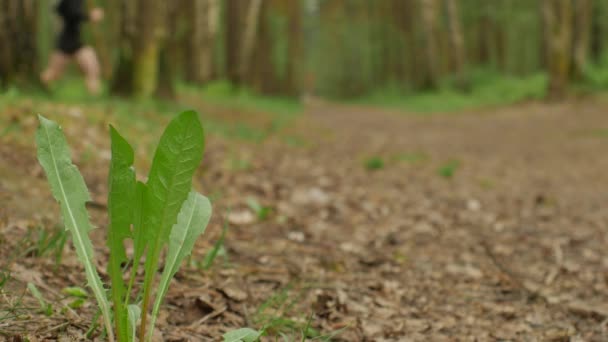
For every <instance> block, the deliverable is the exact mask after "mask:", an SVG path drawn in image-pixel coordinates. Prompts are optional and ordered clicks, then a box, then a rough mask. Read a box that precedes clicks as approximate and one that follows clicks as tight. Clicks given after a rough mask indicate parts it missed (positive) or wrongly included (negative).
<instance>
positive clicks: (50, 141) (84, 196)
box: [36, 115, 114, 341]
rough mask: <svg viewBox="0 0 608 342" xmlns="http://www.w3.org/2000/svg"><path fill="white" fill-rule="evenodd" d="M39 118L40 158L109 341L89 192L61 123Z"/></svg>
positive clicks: (110, 325)
mask: <svg viewBox="0 0 608 342" xmlns="http://www.w3.org/2000/svg"><path fill="white" fill-rule="evenodd" d="M38 118H39V120H40V127H39V128H38V131H37V132H36V143H37V145H38V160H39V162H40V164H41V165H42V168H43V169H44V171H45V173H46V175H47V178H48V181H49V184H50V186H51V192H52V194H53V196H54V197H55V199H56V200H57V201H58V202H59V204H60V205H61V213H62V216H63V221H64V224H65V226H66V229H67V230H69V231H70V233H71V234H72V241H73V244H74V247H75V249H76V254H77V255H78V259H79V260H80V262H81V263H82V264H83V265H84V269H85V274H86V278H87V281H88V285H89V286H90V287H91V289H92V290H93V294H94V295H95V298H96V299H97V304H98V305H99V308H100V310H101V312H102V315H103V318H104V325H105V328H106V329H107V330H108V340H110V341H113V340H114V334H113V332H112V324H111V316H110V304H109V303H108V300H107V298H106V295H105V290H104V287H103V283H102V282H101V279H100V278H99V274H98V273H97V270H96V269H95V264H94V263H93V246H92V244H91V240H90V238H89V235H88V233H89V231H91V229H92V226H91V223H90V222H89V215H88V213H87V210H86V207H85V203H86V202H87V201H89V200H90V197H89V192H88V190H87V187H86V185H85V183H84V180H83V178H82V175H81V174H80V172H79V171H78V168H76V166H75V165H74V164H72V160H71V158H70V151H69V148H68V144H67V141H66V139H65V136H64V135H63V132H62V130H61V128H60V127H59V125H57V124H56V123H55V122H53V121H50V120H48V119H46V118H44V117H43V116H41V115H39V116H38Z"/></svg>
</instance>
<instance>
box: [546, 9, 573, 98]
mask: <svg viewBox="0 0 608 342" xmlns="http://www.w3.org/2000/svg"><path fill="white" fill-rule="evenodd" d="M542 13H543V19H544V24H545V25H546V27H545V30H544V32H545V34H546V36H545V38H544V40H545V44H546V49H547V60H546V62H547V69H548V73H549V92H548V96H549V98H550V99H559V98H562V97H563V96H564V95H565V93H566V88H567V87H568V83H569V81H570V70H571V65H572V26H573V15H572V14H573V13H572V2H571V0H543V2H542Z"/></svg>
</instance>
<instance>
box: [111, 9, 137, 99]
mask: <svg viewBox="0 0 608 342" xmlns="http://www.w3.org/2000/svg"><path fill="white" fill-rule="evenodd" d="M108 10H109V11H108V17H109V18H108V20H109V21H111V22H114V23H116V24H117V27H118V34H117V38H116V42H117V44H116V45H117V46H116V47H117V54H116V55H117V56H116V59H117V60H116V62H115V63H114V68H113V69H114V70H113V73H112V80H111V83H110V92H111V93H113V94H116V95H121V96H128V95H131V94H133V91H134V86H133V77H134V74H133V69H134V66H133V63H134V62H133V58H134V52H133V51H134V46H135V44H134V41H135V36H136V32H137V29H136V27H137V26H136V23H135V20H136V18H137V14H136V13H137V2H136V1H126V0H111V1H110V3H109V4H108Z"/></svg>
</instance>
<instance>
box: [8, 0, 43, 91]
mask: <svg viewBox="0 0 608 342" xmlns="http://www.w3.org/2000/svg"><path fill="white" fill-rule="evenodd" d="M39 5H40V3H39V2H38V1H36V0H1V1H0V86H2V87H4V86H7V85H9V84H14V83H17V84H25V83H27V82H31V81H34V82H36V83H37V82H38V71H39V68H38V41H37V32H38V6H39Z"/></svg>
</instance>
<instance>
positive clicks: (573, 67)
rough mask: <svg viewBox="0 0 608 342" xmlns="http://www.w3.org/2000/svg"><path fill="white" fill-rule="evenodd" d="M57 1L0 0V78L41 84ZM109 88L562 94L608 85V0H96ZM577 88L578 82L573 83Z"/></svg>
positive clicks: (90, 33)
mask: <svg viewBox="0 0 608 342" xmlns="http://www.w3.org/2000/svg"><path fill="white" fill-rule="evenodd" d="M55 3H56V2H55V1H46V0H0V6H1V8H0V87H4V88H7V87H13V86H16V87H23V86H27V85H32V84H35V83H36V80H37V77H38V75H39V73H40V70H41V69H42V68H43V67H44V65H45V63H46V60H47V58H48V56H49V53H50V52H51V51H52V48H53V46H54V41H55V36H56V33H57V32H58V30H59V29H60V27H59V25H60V22H59V20H58V18H57V17H56V15H55V13H54V10H53V6H54V4H55ZM87 5H88V6H89V7H92V6H100V7H102V8H103V9H105V12H106V17H105V19H104V21H103V22H102V23H100V24H98V25H86V37H87V39H86V41H87V42H88V43H89V44H92V45H93V46H94V47H95V48H96V50H97V52H98V55H99V58H100V61H101V63H102V68H103V77H104V79H105V81H106V85H107V86H106V88H107V92H108V93H112V94H120V95H125V96H136V97H140V98H146V97H151V96H156V95H161V96H163V97H168V98H171V97H174V96H175V93H176V87H177V86H179V85H182V84H183V85H186V84H189V85H194V86H208V87H216V88H221V89H228V90H230V91H232V90H234V89H246V90H247V91H251V92H253V93H257V94H262V95H270V96H281V97H300V96H302V95H315V96H319V97H324V98H332V99H350V100H352V99H367V100H369V101H371V102H389V103H390V102H391V101H393V100H397V101H398V100H399V99H402V98H405V97H407V95H415V94H420V93H428V92H433V91H441V92H446V93H451V94H454V93H456V94H468V95H469V96H478V97H493V98H496V100H497V101H502V100H512V101H516V100H524V99H530V98H544V97H548V98H557V99H559V98H561V97H562V96H564V95H565V94H566V93H567V91H568V90H570V89H572V86H573V85H574V86H576V87H579V89H580V87H582V88H583V89H584V88H585V87H588V88H589V89H598V88H599V89H601V88H603V87H606V86H608V20H607V19H608V0H492V1H489V0H174V1H162V0H133V1H127V0H96V1H92V0H89V1H88V3H87ZM576 87H575V88H576Z"/></svg>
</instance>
